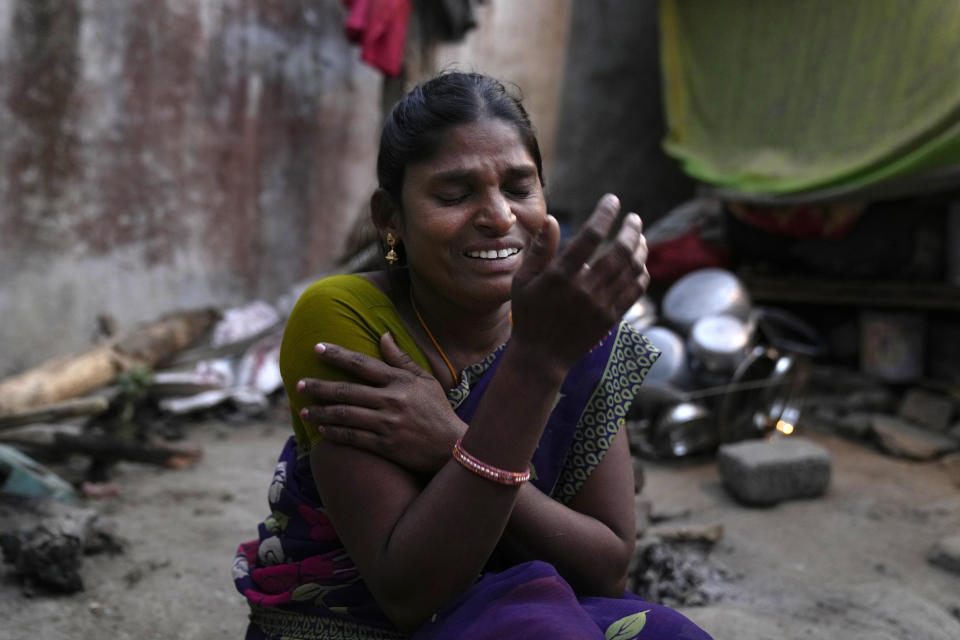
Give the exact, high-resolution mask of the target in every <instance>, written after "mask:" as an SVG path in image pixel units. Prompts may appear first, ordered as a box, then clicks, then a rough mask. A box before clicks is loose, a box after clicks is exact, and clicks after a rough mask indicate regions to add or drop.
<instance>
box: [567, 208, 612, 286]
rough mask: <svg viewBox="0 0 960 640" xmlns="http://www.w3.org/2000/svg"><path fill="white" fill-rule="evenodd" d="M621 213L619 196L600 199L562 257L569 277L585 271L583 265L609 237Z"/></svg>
mask: <svg viewBox="0 0 960 640" xmlns="http://www.w3.org/2000/svg"><path fill="white" fill-rule="evenodd" d="M619 211H620V200H618V199H617V196H615V195H613V194H612V193H608V194H606V195H605V196H603V197H602V198H600V202H598V203H597V207H596V208H595V209H594V210H593V213H592V214H591V215H590V218H589V219H588V220H587V221H586V223H584V225H583V227H582V228H581V229H580V231H579V232H578V233H577V235H576V236H574V238H573V240H571V241H570V244H568V245H567V248H566V249H564V251H563V253H562V254H561V255H560V260H559V262H560V267H561V268H562V269H563V271H564V272H565V273H566V274H567V275H569V276H574V275H576V274H577V273H579V272H580V270H581V269H583V265H584V264H586V262H587V260H589V259H590V256H592V255H593V252H594V251H596V250H597V247H599V246H600V243H601V242H603V240H604V238H606V237H607V233H609V232H610V227H611V226H613V221H614V220H615V219H616V217H617V213H618V212H619ZM591 269H592V268H591Z"/></svg>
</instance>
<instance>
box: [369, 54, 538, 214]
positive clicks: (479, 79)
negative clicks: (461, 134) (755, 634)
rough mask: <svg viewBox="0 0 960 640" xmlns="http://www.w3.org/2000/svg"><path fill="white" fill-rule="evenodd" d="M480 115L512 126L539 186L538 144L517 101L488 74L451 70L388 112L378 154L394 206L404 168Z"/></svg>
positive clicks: (383, 186) (380, 174)
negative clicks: (523, 147) (534, 166)
mask: <svg viewBox="0 0 960 640" xmlns="http://www.w3.org/2000/svg"><path fill="white" fill-rule="evenodd" d="M483 117H490V118H499V119H500V120H504V121H506V122H508V123H510V124H512V125H513V126H514V127H516V130H517V133H519V134H520V139H521V141H522V142H523V145H524V146H525V147H526V149H527V151H528V152H529V153H530V156H531V158H533V161H534V163H535V164H536V166H537V174H538V176H539V177H540V182H541V183H543V161H542V159H541V157H540V145H539V144H538V143H537V136H536V133H535V132H534V130H533V125H532V124H531V123H530V117H529V116H528V115H527V111H526V109H524V108H523V104H522V103H521V99H520V97H519V96H517V95H514V94H513V93H511V92H510V91H508V90H507V88H506V87H505V86H504V85H503V83H501V82H500V81H499V80H496V79H494V78H491V77H489V76H485V75H481V74H479V73H463V72H457V71H451V72H446V73H443V74H441V75H438V76H436V77H434V78H432V79H431V80H428V81H426V82H424V83H422V84H420V85H418V86H416V87H415V88H414V89H413V90H411V91H410V92H409V93H408V94H406V95H405V96H404V97H403V98H401V99H400V100H399V101H398V102H397V103H396V104H395V105H394V106H393V108H392V109H391V110H390V113H389V115H387V118H386V121H385V122H384V125H383V131H382V133H381V134H380V152H379V154H378V155H377V180H378V181H379V183H380V188H381V189H383V190H384V191H386V192H387V193H388V194H389V195H390V197H391V198H393V199H394V201H395V202H396V203H397V204H399V203H400V201H401V200H400V193H401V191H402V189H403V180H404V176H405V173H406V168H407V167H408V166H409V165H411V164H413V163H416V162H419V161H421V160H424V159H426V158H429V157H430V156H431V155H432V154H433V153H434V151H436V149H437V147H438V146H439V144H440V141H441V138H442V137H443V134H444V133H446V132H447V131H448V130H449V129H451V128H452V127H455V126H457V125H463V124H470V123H472V122H476V121H477V120H480V119H481V118H483Z"/></svg>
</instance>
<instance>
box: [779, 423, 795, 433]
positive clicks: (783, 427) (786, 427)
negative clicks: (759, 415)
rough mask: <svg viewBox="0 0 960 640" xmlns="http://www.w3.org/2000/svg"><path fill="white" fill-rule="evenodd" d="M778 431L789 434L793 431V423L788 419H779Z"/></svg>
mask: <svg viewBox="0 0 960 640" xmlns="http://www.w3.org/2000/svg"><path fill="white" fill-rule="evenodd" d="M777 431H779V432H780V433H782V434H783V435H785V436H788V435H790V434H791V433H793V425H792V424H790V423H789V422H787V421H786V420H777Z"/></svg>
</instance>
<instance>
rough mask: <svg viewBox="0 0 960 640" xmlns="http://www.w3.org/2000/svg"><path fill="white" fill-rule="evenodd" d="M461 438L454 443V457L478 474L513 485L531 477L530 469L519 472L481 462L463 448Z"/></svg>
mask: <svg viewBox="0 0 960 640" xmlns="http://www.w3.org/2000/svg"><path fill="white" fill-rule="evenodd" d="M461 440H463V438H458V439H457V444H455V445H453V459H454V460H456V461H457V462H459V463H460V464H462V465H463V466H464V467H466V468H467V469H469V470H470V471H473V472H474V473H475V474H477V475H478V476H480V477H482V478H486V479H487V480H492V481H493V482H499V483H500V484H505V485H509V486H511V487H516V486H518V485H521V484H523V483H524V482H526V481H527V480H529V479H530V469H527V470H526V471H522V472H520V473H517V472H516V471H507V470H506V469H501V468H499V467H494V466H492V465H489V464H487V463H486V462H481V461H480V460H478V459H476V458H474V457H473V456H472V455H470V454H469V453H467V452H466V451H464V450H463V445H461V444H460V441H461Z"/></svg>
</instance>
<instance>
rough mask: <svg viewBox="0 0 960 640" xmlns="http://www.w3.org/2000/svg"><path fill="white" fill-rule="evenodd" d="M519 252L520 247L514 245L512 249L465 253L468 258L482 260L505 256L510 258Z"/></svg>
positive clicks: (497, 258)
mask: <svg viewBox="0 0 960 640" xmlns="http://www.w3.org/2000/svg"><path fill="white" fill-rule="evenodd" d="M517 253H520V249H517V248H515V247H513V248H510V249H488V250H480V251H467V252H466V253H465V254H464V255H466V256H467V257H468V258H480V259H481V260H500V259H503V258H509V257H510V256H512V255H515V254H517Z"/></svg>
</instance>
